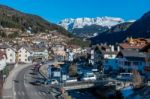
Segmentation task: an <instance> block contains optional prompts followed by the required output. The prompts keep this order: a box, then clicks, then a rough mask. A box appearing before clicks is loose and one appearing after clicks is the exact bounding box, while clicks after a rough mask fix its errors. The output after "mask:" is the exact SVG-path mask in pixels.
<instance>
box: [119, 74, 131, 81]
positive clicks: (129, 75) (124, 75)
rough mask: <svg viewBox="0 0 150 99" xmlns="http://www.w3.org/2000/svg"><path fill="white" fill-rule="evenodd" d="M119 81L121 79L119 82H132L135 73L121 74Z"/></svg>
mask: <svg viewBox="0 0 150 99" xmlns="http://www.w3.org/2000/svg"><path fill="white" fill-rule="evenodd" d="M117 79H119V80H132V79H133V73H120V74H119V75H118V76H117Z"/></svg>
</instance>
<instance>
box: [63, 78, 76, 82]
mask: <svg viewBox="0 0 150 99" xmlns="http://www.w3.org/2000/svg"><path fill="white" fill-rule="evenodd" d="M77 81H78V80H77V79H76V78H69V79H67V80H66V83H72V82H77Z"/></svg>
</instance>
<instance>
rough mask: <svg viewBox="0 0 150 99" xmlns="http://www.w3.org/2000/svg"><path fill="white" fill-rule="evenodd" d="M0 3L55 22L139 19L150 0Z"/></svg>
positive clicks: (13, 0)
mask: <svg viewBox="0 0 150 99" xmlns="http://www.w3.org/2000/svg"><path fill="white" fill-rule="evenodd" d="M0 4H3V5H7V6H10V7H13V8H15V9H17V10H20V11H22V12H26V13H31V14H36V15H39V16H41V17H43V18H44V19H46V20H48V21H50V22H55V23H56V22H58V21H60V20H62V19H64V18H77V17H98V16H99V17H101V16H112V17H121V18H123V19H125V20H130V19H139V18H140V17H141V16H142V15H143V14H144V13H145V12H147V11H150V0H0Z"/></svg>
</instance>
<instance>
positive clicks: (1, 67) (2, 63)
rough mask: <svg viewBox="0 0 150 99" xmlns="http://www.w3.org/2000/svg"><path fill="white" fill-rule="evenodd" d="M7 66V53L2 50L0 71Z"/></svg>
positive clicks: (0, 53) (0, 52)
mask: <svg viewBox="0 0 150 99" xmlns="http://www.w3.org/2000/svg"><path fill="white" fill-rule="evenodd" d="M5 66H6V55H5V53H3V52H2V51H0V71H1V70H3V69H4V68H5Z"/></svg>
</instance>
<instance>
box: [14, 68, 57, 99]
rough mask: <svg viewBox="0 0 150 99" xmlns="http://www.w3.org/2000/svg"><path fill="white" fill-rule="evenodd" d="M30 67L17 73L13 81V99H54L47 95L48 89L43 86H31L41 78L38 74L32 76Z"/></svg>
mask: <svg viewBox="0 0 150 99" xmlns="http://www.w3.org/2000/svg"><path fill="white" fill-rule="evenodd" d="M31 68H32V67H27V68H24V69H23V70H21V71H20V72H19V74H18V75H17V77H16V79H15V80H14V83H13V84H14V87H13V91H14V98H15V99H54V97H53V96H52V95H51V94H49V93H48V88H47V87H44V85H33V84H31V83H32V82H34V81H35V80H37V79H39V78H42V77H41V76H40V74H38V73H36V74H32V73H33V71H32V69H31Z"/></svg>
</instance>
